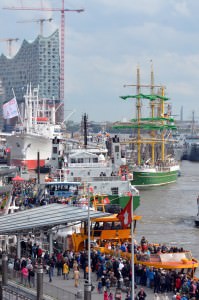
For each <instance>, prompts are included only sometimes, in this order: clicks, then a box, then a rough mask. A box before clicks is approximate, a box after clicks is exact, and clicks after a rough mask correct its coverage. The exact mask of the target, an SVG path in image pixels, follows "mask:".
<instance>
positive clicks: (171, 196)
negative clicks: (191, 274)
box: [136, 161, 199, 276]
mask: <svg viewBox="0 0 199 300" xmlns="http://www.w3.org/2000/svg"><path fill="white" fill-rule="evenodd" d="M140 195H141V203H140V207H139V208H138V209H137V211H136V214H138V215H142V220H141V221H140V222H139V223H138V224H137V230H136V240H137V241H138V242H139V241H140V239H141V237H142V236H143V235H144V236H145V237H146V239H147V240H148V241H149V242H154V243H166V244H167V245H170V246H178V247H183V248H184V249H186V250H191V252H192V254H193V256H194V257H195V258H197V259H199V251H198V246H199V228H197V227H195V223H194V218H195V216H196V215H197V212H198V208H197V196H198V195H199V163H194V162H189V161H182V162H181V176H180V177H179V178H178V180H177V182H176V183H173V184H170V185H165V186H160V187H155V188H151V189H150V190H143V191H140ZM196 275H197V276H199V270H198V271H197V273H196Z"/></svg>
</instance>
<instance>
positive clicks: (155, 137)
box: [114, 67, 179, 187]
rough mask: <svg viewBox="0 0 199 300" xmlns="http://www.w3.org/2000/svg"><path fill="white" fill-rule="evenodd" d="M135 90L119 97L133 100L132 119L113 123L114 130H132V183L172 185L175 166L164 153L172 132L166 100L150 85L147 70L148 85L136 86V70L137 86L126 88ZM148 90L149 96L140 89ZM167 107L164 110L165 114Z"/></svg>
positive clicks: (162, 90) (158, 87) (161, 90)
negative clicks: (146, 111)
mask: <svg viewBox="0 0 199 300" xmlns="http://www.w3.org/2000/svg"><path fill="white" fill-rule="evenodd" d="M127 86H131V87H136V95H127V96H121V97H120V98H122V99H123V100H127V99H134V100H135V102H136V118H134V119H131V120H130V122H127V123H125V124H124V123H118V124H115V126H114V127H115V128H132V129H133V130H134V132H135V134H134V135H135V136H134V138H133V139H132V140H131V141H129V142H130V143H133V144H135V145H136V147H137V158H136V159H135V161H134V165H133V170H132V172H133V180H132V182H131V183H132V184H133V185H134V186H137V187H149V186H156V185H163V184H168V183H172V182H175V181H176V180H177V176H178V173H179V164H178V163H177V162H176V161H175V159H174V158H173V157H172V155H171V154H170V153H169V152H168V153H167V150H168V149H169V144H171V143H172V142H173V141H172V139H171V136H172V134H171V132H172V131H173V130H176V129H177V128H176V126H175V125H174V119H173V118H172V117H171V112H170V105H169V104H167V103H168V101H169V98H168V97H166V96H165V86H163V85H155V84H154V72H153V67H152V68H151V84H149V85H146V84H141V83H140V69H139V67H138V68H137V83H136V84H132V85H127ZM146 88H148V89H150V94H146V93H142V89H143V90H144V89H146ZM143 103H144V104H149V108H150V115H149V116H147V117H143V111H142V110H143ZM166 105H167V111H166Z"/></svg>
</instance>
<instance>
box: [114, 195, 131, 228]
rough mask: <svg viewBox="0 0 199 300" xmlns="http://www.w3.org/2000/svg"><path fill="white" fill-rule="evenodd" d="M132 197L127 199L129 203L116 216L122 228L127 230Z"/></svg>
mask: <svg viewBox="0 0 199 300" xmlns="http://www.w3.org/2000/svg"><path fill="white" fill-rule="evenodd" d="M131 207H132V196H131V197H130V199H129V202H128V203H127V205H126V206H125V208H124V209H123V210H122V211H121V212H120V213H119V214H118V215H117V217H118V219H119V220H120V221H121V223H122V227H123V228H127V227H128V225H129V224H131V222H132V212H131Z"/></svg>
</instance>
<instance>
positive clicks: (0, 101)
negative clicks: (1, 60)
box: [0, 80, 5, 131]
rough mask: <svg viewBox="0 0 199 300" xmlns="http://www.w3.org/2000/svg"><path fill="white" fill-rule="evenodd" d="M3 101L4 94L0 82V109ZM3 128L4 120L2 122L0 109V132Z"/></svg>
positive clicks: (0, 110)
mask: <svg viewBox="0 0 199 300" xmlns="http://www.w3.org/2000/svg"><path fill="white" fill-rule="evenodd" d="M4 101H5V93H4V89H3V86H2V82H1V80H0V107H1V108H2V105H3V103H4ZM3 126H4V120H3V110H2V109H0V131H2V130H3Z"/></svg>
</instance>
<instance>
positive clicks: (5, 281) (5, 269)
mask: <svg viewBox="0 0 199 300" xmlns="http://www.w3.org/2000/svg"><path fill="white" fill-rule="evenodd" d="M2 285H3V286H4V285H8V256H7V255H6V254H3V255H2Z"/></svg>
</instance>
